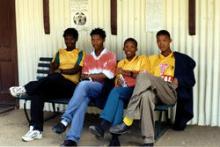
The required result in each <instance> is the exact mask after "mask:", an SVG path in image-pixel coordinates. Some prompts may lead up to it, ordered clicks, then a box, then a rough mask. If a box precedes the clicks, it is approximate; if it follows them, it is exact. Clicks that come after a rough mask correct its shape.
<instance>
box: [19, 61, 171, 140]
mask: <svg viewBox="0 0 220 147" xmlns="http://www.w3.org/2000/svg"><path fill="white" fill-rule="evenodd" d="M51 60H52V58H51V57H40V58H39V63H38V68H37V77H36V78H37V79H41V78H43V77H46V76H47V74H48V72H49V67H50V63H51ZM17 99H18V100H24V104H23V107H24V113H25V116H26V119H27V121H28V122H29V123H30V117H29V114H28V112H27V101H30V97H28V96H22V97H17ZM45 102H47V103H51V104H52V111H53V113H54V115H52V116H50V117H48V118H46V119H45V121H47V120H49V119H52V118H54V117H56V116H57V115H58V114H59V110H57V109H56V107H55V104H68V102H69V99H68V98H62V99H60V98H59V99H46V100H45ZM89 106H95V104H94V103H90V104H89ZM173 106H174V105H166V104H160V105H156V107H155V111H158V112H159V120H158V121H157V123H156V130H155V138H156V139H157V138H159V137H160V136H161V135H162V134H163V133H164V132H165V131H166V130H167V129H166V128H163V127H162V114H163V113H165V119H166V120H167V121H168V122H169V119H168V110H169V109H170V108H172V107H173Z"/></svg>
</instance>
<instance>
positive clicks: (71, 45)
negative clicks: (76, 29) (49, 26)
mask: <svg viewBox="0 0 220 147" xmlns="http://www.w3.org/2000/svg"><path fill="white" fill-rule="evenodd" d="M64 41H65V44H66V50H67V51H72V50H74V49H75V48H76V41H77V40H76V39H75V38H73V36H72V35H67V36H65V37H64ZM81 70H82V67H81V66H79V65H78V64H76V65H75V66H74V67H73V68H71V69H59V65H58V64H56V63H55V62H52V63H51V66H50V73H55V72H59V73H61V74H66V75H73V74H76V73H78V72H81Z"/></svg>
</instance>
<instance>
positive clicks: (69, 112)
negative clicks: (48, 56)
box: [61, 81, 103, 142]
mask: <svg viewBox="0 0 220 147" xmlns="http://www.w3.org/2000/svg"><path fill="white" fill-rule="evenodd" d="M102 87H103V84H101V83H99V82H92V81H81V82H80V83H79V84H78V85H77V87H76V89H75V91H74V93H73V96H72V98H71V99H70V101H69V103H68V106H67V109H66V111H65V113H64V114H63V115H62V117H61V119H62V120H65V121H67V122H68V124H70V123H71V126H70V129H69V130H68V132H67V134H66V140H74V141H76V142H78V141H79V139H80V135H81V131H82V127H83V123H84V117H85V113H86V111H87V107H88V103H89V101H90V99H91V98H92V99H94V98H99V97H100V95H101V92H102Z"/></svg>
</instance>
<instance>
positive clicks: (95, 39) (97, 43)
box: [81, 34, 107, 81]
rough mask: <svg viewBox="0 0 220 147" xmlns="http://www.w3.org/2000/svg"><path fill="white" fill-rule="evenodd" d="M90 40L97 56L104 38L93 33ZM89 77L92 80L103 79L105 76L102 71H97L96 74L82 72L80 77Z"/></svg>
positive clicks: (102, 47) (101, 48)
mask: <svg viewBox="0 0 220 147" xmlns="http://www.w3.org/2000/svg"><path fill="white" fill-rule="evenodd" d="M91 42H92V46H93V48H94V50H95V54H96V56H99V55H100V54H101V52H102V51H103V49H104V42H105V39H104V38H102V37H101V36H100V35H98V34H95V35H92V36H91ZM89 78H91V79H92V80H93V81H103V80H104V79H105V78H107V77H106V76H105V75H104V74H103V73H98V74H82V75H81V79H82V80H84V79H89Z"/></svg>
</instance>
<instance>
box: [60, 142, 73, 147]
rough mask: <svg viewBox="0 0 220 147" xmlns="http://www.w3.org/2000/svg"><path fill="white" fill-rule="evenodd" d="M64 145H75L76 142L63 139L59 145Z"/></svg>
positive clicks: (62, 146)
mask: <svg viewBox="0 0 220 147" xmlns="http://www.w3.org/2000/svg"><path fill="white" fill-rule="evenodd" d="M66 146H77V143H76V142H75V141H73V140H64V142H63V144H62V145H61V147H66Z"/></svg>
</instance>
